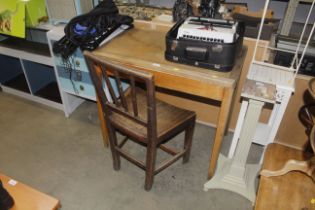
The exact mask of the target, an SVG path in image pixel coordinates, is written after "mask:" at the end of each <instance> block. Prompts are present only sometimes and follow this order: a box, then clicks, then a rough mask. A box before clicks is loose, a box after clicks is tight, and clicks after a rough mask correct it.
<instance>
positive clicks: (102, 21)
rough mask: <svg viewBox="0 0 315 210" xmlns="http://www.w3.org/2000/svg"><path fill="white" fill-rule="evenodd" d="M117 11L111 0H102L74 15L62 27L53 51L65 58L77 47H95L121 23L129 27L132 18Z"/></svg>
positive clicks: (86, 48) (84, 48)
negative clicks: (91, 8) (61, 33)
mask: <svg viewBox="0 0 315 210" xmlns="http://www.w3.org/2000/svg"><path fill="white" fill-rule="evenodd" d="M118 12H119V11H118V8H117V6H116V5H115V3H114V2H113V1H112V0H104V1H102V2H100V4H99V5H98V6H96V7H95V8H94V9H93V10H91V11H90V12H89V13H87V14H83V15H79V16H77V17H74V18H73V19H71V20H70V22H69V23H68V24H67V25H66V27H65V29H64V31H65V36H64V37H63V38H61V39H60V40H59V41H57V42H55V43H54V45H53V52H54V53H56V54H61V56H62V58H64V59H67V58H68V57H69V56H70V55H71V54H72V53H74V51H75V50H76V48H77V47H80V48H81V49H82V50H90V51H91V50H94V49H96V48H97V47H98V46H99V44H100V43H101V42H102V41H103V40H104V39H106V37H108V36H109V35H110V34H111V33H113V32H114V31H115V30H116V29H117V28H119V27H120V26H121V25H123V24H125V25H128V26H130V27H129V28H131V27H132V22H133V18H132V17H129V16H126V15H119V14H118Z"/></svg>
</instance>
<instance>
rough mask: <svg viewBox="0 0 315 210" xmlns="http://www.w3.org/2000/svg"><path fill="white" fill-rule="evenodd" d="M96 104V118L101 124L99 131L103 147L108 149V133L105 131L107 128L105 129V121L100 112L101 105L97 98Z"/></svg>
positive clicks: (102, 113)
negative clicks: (100, 131)
mask: <svg viewBox="0 0 315 210" xmlns="http://www.w3.org/2000/svg"><path fill="white" fill-rule="evenodd" d="M96 103H97V109H98V117H99V119H100V123H101V130H102V136H103V142H104V146H105V147H108V146H109V141H108V131H107V127H106V121H105V118H104V112H103V110H102V107H101V104H100V101H99V99H98V97H97V99H96Z"/></svg>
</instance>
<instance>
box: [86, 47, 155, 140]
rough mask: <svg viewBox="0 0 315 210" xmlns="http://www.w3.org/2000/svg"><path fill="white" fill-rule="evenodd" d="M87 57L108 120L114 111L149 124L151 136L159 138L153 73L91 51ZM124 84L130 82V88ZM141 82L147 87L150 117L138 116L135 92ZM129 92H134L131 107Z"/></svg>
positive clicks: (139, 122) (145, 124) (138, 122)
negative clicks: (129, 104) (117, 62)
mask: <svg viewBox="0 0 315 210" xmlns="http://www.w3.org/2000/svg"><path fill="white" fill-rule="evenodd" d="M84 56H85V60H86V62H87V64H88V68H89V71H90V75H91V79H92V82H93V84H94V86H95V90H96V94H97V97H98V100H99V101H100V102H101V107H102V110H103V112H104V113H105V116H104V117H105V119H106V121H107V122H110V118H109V116H110V115H111V114H112V113H113V112H115V113H116V114H118V115H121V116H123V117H125V118H128V119H130V120H132V121H133V122H135V123H137V124H139V125H142V126H144V127H146V128H147V137H148V139H156V136H157V126H156V101H155V84H154V76H153V75H152V74H151V73H149V72H144V71H141V70H138V69H135V68H129V67H125V66H121V65H119V64H115V63H113V62H111V61H109V60H108V59H105V58H102V57H98V56H95V55H93V54H92V53H90V52H84ZM123 83H124V84H126V83H127V84H129V87H128V89H127V90H124V89H123ZM138 83H140V84H142V85H143V86H144V89H145V90H146V106H147V109H146V110H147V119H143V118H141V117H140V115H139V110H138V101H137V91H136V84H138ZM107 90H108V91H107ZM127 91H130V92H129V94H131V101H132V103H131V107H128V104H127V100H126V92H127Z"/></svg>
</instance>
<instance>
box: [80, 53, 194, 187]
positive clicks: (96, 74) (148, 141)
mask: <svg viewBox="0 0 315 210" xmlns="http://www.w3.org/2000/svg"><path fill="white" fill-rule="evenodd" d="M84 55H85V59H86V61H87V63H88V66H89V71H90V75H91V78H92V81H93V83H94V86H95V90H96V94H97V96H98V98H99V100H100V102H101V107H102V111H103V113H104V117H105V121H106V126H107V129H108V132H109V142H110V148H111V152H112V157H113V166H114V170H119V169H120V157H124V158H125V159H127V160H129V161H130V162H132V163H134V164H135V165H136V166H138V167H140V168H141V169H143V170H145V186H144V188H145V190H147V191H148V190H150V189H151V188H152V184H153V178H154V175H156V174H158V173H159V172H161V171H162V170H163V169H165V168H167V167H168V166H170V165H171V164H172V163H174V162H175V161H177V160H178V159H180V158H181V157H183V163H186V162H187V161H188V160H189V156H190V150H191V145H192V138H193V132H194V126H195V120H196V114H195V113H194V112H192V111H187V110H184V109H180V108H177V107H175V106H172V105H170V104H167V103H165V102H162V101H160V100H158V99H156V97H155V83H154V76H153V75H152V74H151V73H148V72H145V71H141V70H138V69H134V68H129V67H128V68H127V67H125V66H121V65H117V64H115V63H112V62H110V61H108V60H107V59H105V58H100V57H96V56H95V55H93V54H91V53H89V52H85V53H84ZM109 78H112V79H114V80H115V81H116V82H114V83H111V82H110V81H109ZM122 81H124V82H127V83H128V84H129V87H128V89H126V90H125V91H123V88H122ZM104 84H106V85H107V88H108V91H107V92H106V91H105V89H104V88H103V87H104ZM113 84H114V85H115V84H116V86H117V87H114V85H113ZM139 84H141V85H139ZM139 86H140V87H142V88H140V87H139ZM115 88H116V90H117V91H116V93H115V91H114V90H115ZM117 131H119V132H120V133H121V134H123V135H124V136H125V139H124V140H122V141H121V142H118V141H117V137H116V132H117ZM183 131H185V140H184V148H183V150H181V151H177V150H175V149H174V148H171V147H169V146H166V145H165V143H166V142H168V141H169V140H170V139H172V138H173V137H174V136H175V135H177V134H179V133H181V132H183ZM127 140H132V141H135V142H136V143H139V144H140V145H142V146H145V147H146V148H147V150H146V160H145V161H141V160H138V159H136V158H135V157H134V156H132V155H131V154H130V153H129V152H128V151H127V150H126V149H125V148H123V146H124V145H125V143H126V141H127ZM158 148H159V149H162V150H163V151H165V152H166V153H168V154H170V155H171V156H172V158H170V159H169V160H167V161H165V162H162V163H161V164H160V165H159V166H157V167H156V166H155V162H156V154H157V149H158Z"/></svg>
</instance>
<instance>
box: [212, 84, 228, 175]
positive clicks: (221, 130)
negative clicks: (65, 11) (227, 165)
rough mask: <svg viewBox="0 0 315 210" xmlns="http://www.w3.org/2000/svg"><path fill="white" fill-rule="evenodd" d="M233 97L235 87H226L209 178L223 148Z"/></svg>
mask: <svg viewBox="0 0 315 210" xmlns="http://www.w3.org/2000/svg"><path fill="white" fill-rule="evenodd" d="M232 97H233V89H231V88H225V90H224V93H223V97H222V98H223V100H222V102H221V108H220V113H219V117H218V120H217V130H216V133H215V139H214V143H213V147H212V152H211V157H210V165H209V169H208V179H211V178H212V176H213V175H214V172H215V169H216V165H217V160H218V157H219V153H220V148H221V143H222V139H223V137H224V133H225V127H226V125H227V121H228V117H229V113H230V108H231V103H232Z"/></svg>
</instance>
